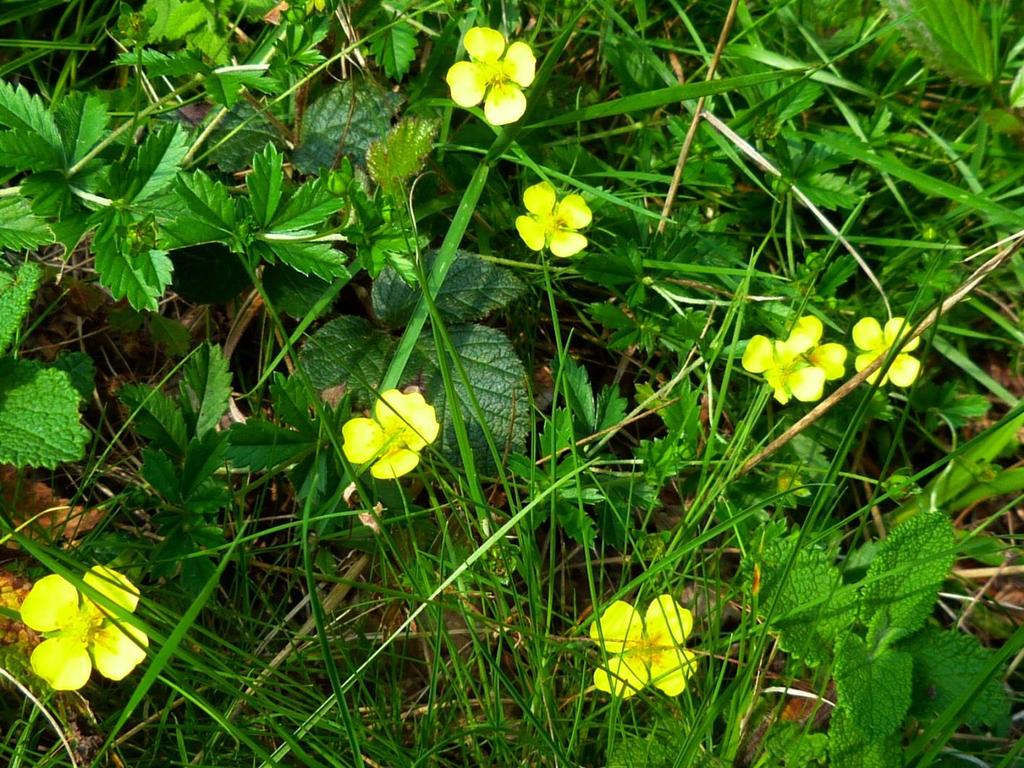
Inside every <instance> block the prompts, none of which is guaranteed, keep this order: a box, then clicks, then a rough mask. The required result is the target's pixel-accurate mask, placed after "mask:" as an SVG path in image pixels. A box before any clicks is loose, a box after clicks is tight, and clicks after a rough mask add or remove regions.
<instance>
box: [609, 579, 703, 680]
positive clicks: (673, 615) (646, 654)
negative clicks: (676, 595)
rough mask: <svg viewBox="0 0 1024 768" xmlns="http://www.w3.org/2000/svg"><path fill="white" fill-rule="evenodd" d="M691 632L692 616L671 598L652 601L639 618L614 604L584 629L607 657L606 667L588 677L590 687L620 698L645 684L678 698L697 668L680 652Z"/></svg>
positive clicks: (624, 605) (692, 659)
mask: <svg viewBox="0 0 1024 768" xmlns="http://www.w3.org/2000/svg"><path fill="white" fill-rule="evenodd" d="M692 629H693V615H692V614H691V613H690V612H689V611H688V610H686V609H685V608H683V607H682V606H681V605H679V604H678V603H677V602H676V601H675V600H673V599H672V596H671V595H659V596H658V597H657V598H655V599H654V601H653V602H652V603H651V604H650V605H649V606H648V608H647V613H646V615H645V616H644V617H643V618H641V616H640V612H639V611H637V610H636V609H635V608H634V607H633V606H632V605H630V604H629V603H627V602H625V601H623V600H616V601H615V602H614V603H612V604H611V605H609V606H608V608H606V609H605V611H604V613H602V614H601V618H600V619H599V620H598V621H596V622H594V623H593V624H591V625H590V637H591V639H593V640H595V641H596V642H597V643H598V644H600V646H601V652H602V653H603V654H604V655H605V657H606V658H607V662H606V663H607V666H606V667H601V668H599V669H597V670H596V671H595V672H594V685H595V686H596V687H597V689H598V690H599V691H604V692H605V693H610V694H612V695H613V696H621V697H622V698H624V699H628V698H629V697H630V696H632V695H633V694H635V693H636V692H637V691H639V690H640V689H641V688H643V687H644V686H645V685H647V684H648V683H651V684H652V685H654V687H655V688H658V689H659V690H661V691H662V692H664V693H666V694H668V695H669V696H678V695H679V694H680V693H682V692H683V689H685V688H686V681H687V680H688V679H689V677H690V675H691V674H693V672H694V670H696V668H697V657H696V656H695V655H694V654H693V653H692V652H690V651H688V650H686V648H684V647H683V646H684V644H685V643H686V638H687V636H688V635H689V634H690V630H692Z"/></svg>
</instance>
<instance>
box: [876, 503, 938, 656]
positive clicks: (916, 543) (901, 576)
mask: <svg viewBox="0 0 1024 768" xmlns="http://www.w3.org/2000/svg"><path fill="white" fill-rule="evenodd" d="M953 559H954V553H953V526H952V524H951V523H950V522H949V519H948V517H947V516H946V515H945V514H944V513H942V512H925V513H921V514H918V515H916V516H914V517H912V518H911V519H910V520H908V521H907V522H905V523H903V524H901V525H898V526H896V527H895V528H893V530H892V531H890V533H889V536H888V537H887V538H886V539H885V541H883V542H882V545H881V546H880V547H879V549H878V554H876V555H875V557H874V559H873V560H872V561H871V566H870V567H869V568H868V574H867V576H866V577H865V580H864V588H863V591H862V593H861V616H862V618H863V619H864V621H865V623H869V624H870V625H871V634H872V642H873V643H877V642H880V641H881V640H882V638H886V639H888V641H890V642H891V641H893V640H897V639H899V638H903V637H907V636H909V635H912V634H913V633H914V632H916V631H917V630H919V629H920V628H921V627H922V625H923V624H924V622H925V619H927V618H928V617H929V616H930V615H931V613H932V611H933V610H934V608H935V599H936V596H937V594H938V591H939V587H941V586H942V581H943V579H945V578H946V575H947V574H948V573H949V569H950V568H951V567H952V565H953Z"/></svg>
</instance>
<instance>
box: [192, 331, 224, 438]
mask: <svg viewBox="0 0 1024 768" xmlns="http://www.w3.org/2000/svg"><path fill="white" fill-rule="evenodd" d="M230 397H231V371H229V370H228V361H227V359H226V358H225V357H224V353H223V352H222V351H221V349H220V347H218V346H214V345H212V344H209V343H206V344H203V345H202V346H200V347H199V348H198V349H196V351H195V352H193V353H192V355H191V357H189V359H188V361H187V362H186V363H185V366H184V370H183V371H182V380H181V411H182V415H183V416H184V417H185V423H186V424H187V426H188V427H189V434H191V435H194V436H195V437H199V438H203V437H205V436H206V434H207V433H208V432H211V431H213V429H214V428H215V427H216V426H217V423H218V422H219V421H220V418H221V416H223V415H224V413H225V412H226V411H227V409H228V399H229V398H230Z"/></svg>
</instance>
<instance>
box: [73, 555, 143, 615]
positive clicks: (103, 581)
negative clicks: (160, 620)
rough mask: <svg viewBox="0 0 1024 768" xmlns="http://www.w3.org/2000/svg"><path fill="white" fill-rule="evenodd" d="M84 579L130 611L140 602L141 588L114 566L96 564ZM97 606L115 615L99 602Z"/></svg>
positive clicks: (107, 613) (104, 611)
mask: <svg viewBox="0 0 1024 768" xmlns="http://www.w3.org/2000/svg"><path fill="white" fill-rule="evenodd" d="M83 581H85V583H86V584H88V585H89V586H90V587H92V588H93V589H95V590H96V591H97V592H99V593H100V594H101V595H103V596H104V597H106V598H108V599H109V600H110V601H111V602H113V603H114V604H115V605H119V606H120V607H121V608H124V610H125V611H127V612H128V613H132V612H133V611H134V610H135V608H136V607H137V606H138V604H139V588H138V587H136V586H135V585H134V584H132V582H131V581H130V580H129V579H128V577H127V576H125V575H124V574H123V573H118V572H117V571H115V570H114V569H113V568H107V567H106V566H105V565H94V566H93V567H92V568H90V569H89V572H88V573H87V574H85V578H84V579H83ZM97 607H98V608H99V609H100V610H101V611H102V612H103V613H105V614H106V615H107V616H112V615H113V614H112V613H111V612H110V611H108V610H107V609H106V608H104V607H103V606H102V605H99V603H97Z"/></svg>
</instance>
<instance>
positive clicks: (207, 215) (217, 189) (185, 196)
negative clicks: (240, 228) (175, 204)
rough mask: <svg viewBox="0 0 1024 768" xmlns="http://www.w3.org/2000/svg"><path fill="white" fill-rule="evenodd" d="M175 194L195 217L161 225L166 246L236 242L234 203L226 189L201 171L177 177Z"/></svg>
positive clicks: (168, 221) (170, 221)
mask: <svg viewBox="0 0 1024 768" xmlns="http://www.w3.org/2000/svg"><path fill="white" fill-rule="evenodd" d="M174 189H175V191H176V192H177V194H178V197H179V198H180V200H181V201H182V202H183V203H184V204H185V206H186V207H187V208H188V210H189V211H190V212H191V213H192V214H193V215H192V216H190V217H188V218H182V217H175V218H173V219H169V220H167V221H163V222H161V225H162V229H163V233H164V235H165V244H166V245H165V247H167V248H180V247H182V246H186V245H197V244H199V243H212V242H224V243H230V242H232V241H233V240H234V232H235V217H236V212H235V203H234V201H233V200H232V199H231V194H230V193H229V192H228V190H227V187H225V186H224V185H223V184H221V183H220V182H219V181H216V180H214V179H211V178H210V177H209V176H207V175H206V174H205V173H203V172H202V171H194V172H192V173H182V174H179V175H178V180H177V182H176V183H175V187H174Z"/></svg>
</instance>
